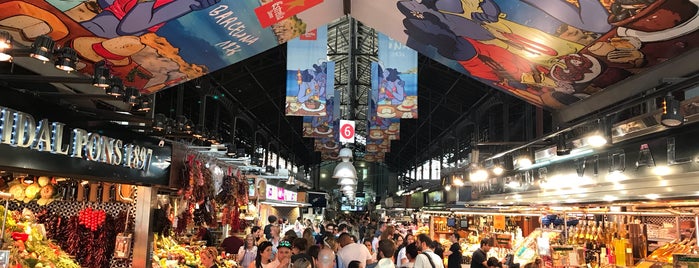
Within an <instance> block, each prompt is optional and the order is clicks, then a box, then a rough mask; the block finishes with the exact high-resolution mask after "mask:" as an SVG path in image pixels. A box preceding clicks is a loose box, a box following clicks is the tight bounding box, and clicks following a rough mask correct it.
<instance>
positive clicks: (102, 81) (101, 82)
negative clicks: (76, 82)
mask: <svg viewBox="0 0 699 268" xmlns="http://www.w3.org/2000/svg"><path fill="white" fill-rule="evenodd" d="M109 77H111V74H110V72H109V68H107V63H106V62H105V61H98V62H96V63H95V65H94V73H93V74H92V85H93V86H96V87H101V88H107V87H109Z"/></svg>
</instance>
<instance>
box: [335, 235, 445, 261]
mask: <svg viewBox="0 0 699 268" xmlns="http://www.w3.org/2000/svg"><path fill="white" fill-rule="evenodd" d="M338 240H339V241H340V246H341V247H342V248H341V249H340V250H338V251H337V256H340V259H341V260H342V262H343V264H344V267H349V263H350V262H351V261H359V262H360V263H361V266H360V267H366V264H367V263H372V262H373V261H374V260H373V259H372V257H371V253H370V252H369V249H367V248H366V247H365V246H364V245H362V244H358V243H355V242H354V240H352V236H351V235H350V234H348V233H343V234H341V235H340V238H338ZM442 268H443V267H442Z"/></svg>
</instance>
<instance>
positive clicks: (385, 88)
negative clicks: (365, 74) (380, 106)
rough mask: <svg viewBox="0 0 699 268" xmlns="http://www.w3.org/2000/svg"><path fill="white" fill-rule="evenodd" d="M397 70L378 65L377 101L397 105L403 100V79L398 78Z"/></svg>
mask: <svg viewBox="0 0 699 268" xmlns="http://www.w3.org/2000/svg"><path fill="white" fill-rule="evenodd" d="M399 74H400V73H399V72H398V70H397V69H395V68H386V71H384V70H383V68H381V66H380V65H379V80H380V82H379V83H380V84H379V97H378V102H379V103H386V102H387V103H390V104H391V105H399V104H401V103H403V100H405V81H403V80H401V79H400V76H399Z"/></svg>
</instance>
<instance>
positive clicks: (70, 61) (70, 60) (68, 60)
mask: <svg viewBox="0 0 699 268" xmlns="http://www.w3.org/2000/svg"><path fill="white" fill-rule="evenodd" d="M77 63H78V52H76V51H75V49H73V48H70V47H62V48H60V49H58V51H57V52H56V62H55V66H56V69H59V70H63V71H66V72H71V71H73V70H75V66H76V65H77Z"/></svg>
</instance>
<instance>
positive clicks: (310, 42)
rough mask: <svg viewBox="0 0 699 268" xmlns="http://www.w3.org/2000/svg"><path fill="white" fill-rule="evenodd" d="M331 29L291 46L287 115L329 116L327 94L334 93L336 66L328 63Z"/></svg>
mask: <svg viewBox="0 0 699 268" xmlns="http://www.w3.org/2000/svg"><path fill="white" fill-rule="evenodd" d="M327 43H328V29H327V26H321V27H318V28H317V29H315V30H312V31H309V32H308V33H306V34H304V35H302V36H300V37H297V38H295V39H293V40H291V41H289V42H288V44H287V60H286V115H289V116H326V115H327V114H328V111H327V103H326V100H327V99H326V98H327V91H328V90H333V86H334V80H335V79H334V73H335V71H334V64H332V63H329V62H327V57H328V56H327V54H328V53H327Z"/></svg>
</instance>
